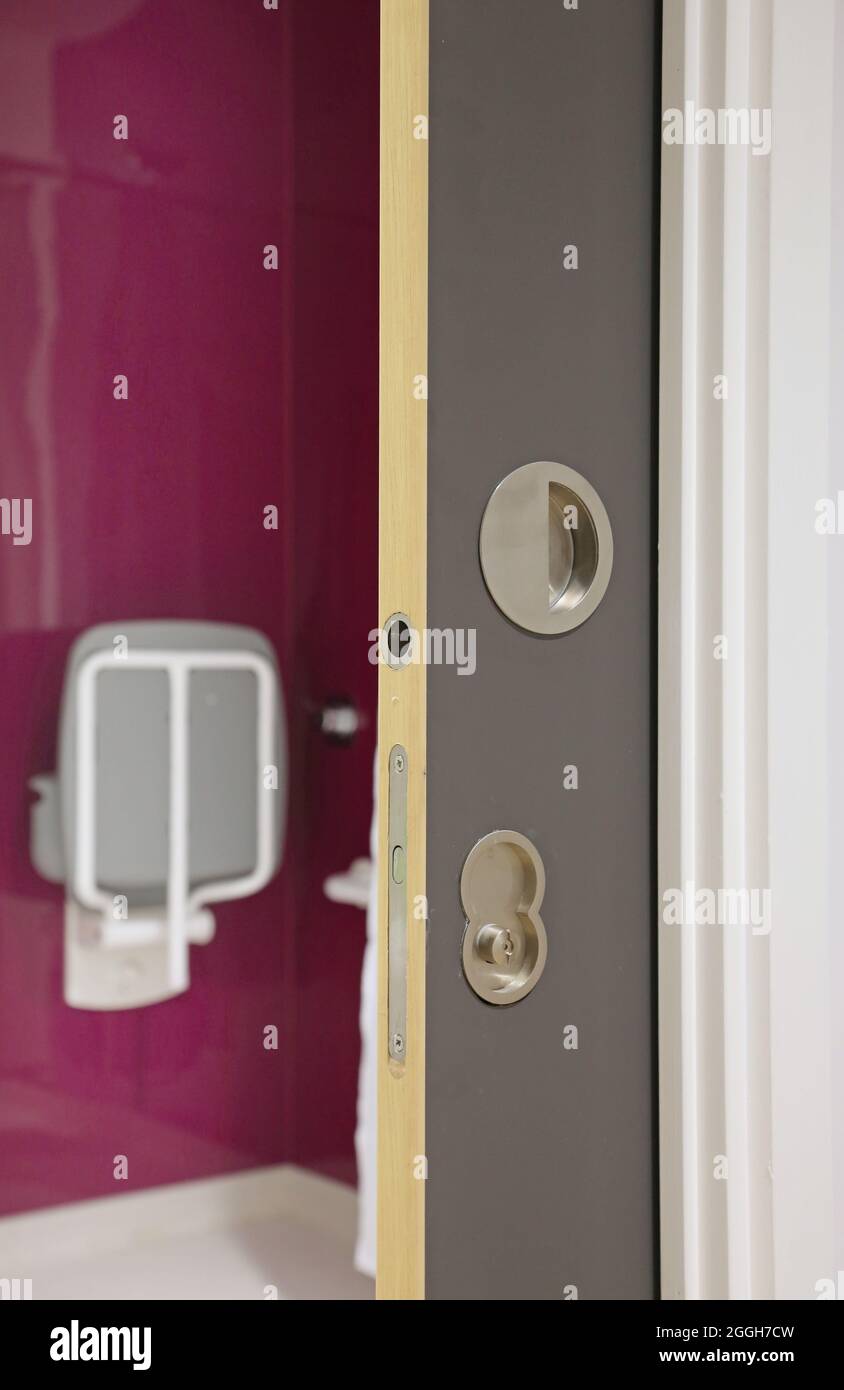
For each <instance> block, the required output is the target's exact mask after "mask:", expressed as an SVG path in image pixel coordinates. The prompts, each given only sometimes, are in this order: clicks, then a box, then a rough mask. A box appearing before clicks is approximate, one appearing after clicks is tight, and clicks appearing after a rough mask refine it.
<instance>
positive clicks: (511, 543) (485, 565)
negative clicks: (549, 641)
mask: <svg viewBox="0 0 844 1390" xmlns="http://www.w3.org/2000/svg"><path fill="white" fill-rule="evenodd" d="M612 550H613V547H612V528H611V527H610V521H609V517H608V516H607V513H606V508H605V507H604V504H603V502H602V501H601V499H600V497H599V496H598V494H597V492H596V491H595V489H594V488H593V487H592V484H591V483H589V482H587V481H586V479H585V478H584V477H583V476H582V475H581V474H580V473H577V472H575V470H574V469H573V468H568V467H566V465H565V464H563V463H526V464H524V465H523V466H522V467H521V468H516V469H514V471H513V472H512V473H508V474H507V477H506V478H504V479H503V480H502V481H501V482H500V483H499V484H498V487H497V488H496V489H495V491H494V492H493V494H492V496H491V497H490V499H489V501H488V502H487V505H486V510H485V512H484V516H483V521H482V522H481V536H480V558H481V569H482V570H483V576H484V581H485V583H486V586H487V588H488V589H489V592H490V594H491V595H492V598H493V599H494V600H495V602H496V604H497V605H498V607H499V608H500V609H501V612H502V613H503V614H504V615H505V616H506V617H508V618H509V619H510V620H511V622H514V623H516V624H517V625H518V626H519V627H521V628H524V629H525V631H527V632H538V633H540V634H541V635H543V636H549V637H550V636H557V635H559V634H560V633H562V632H571V631H572V629H573V628H576V627H579V626H580V624H581V623H585V622H586V619H587V618H588V617H590V616H591V615H592V614H593V613H594V612H595V609H596V608H597V607H598V604H599V603H600V602H601V599H602V598H603V597H604V594H605V593H606V591H607V585H608V584H609V582H610V574H611V573H612Z"/></svg>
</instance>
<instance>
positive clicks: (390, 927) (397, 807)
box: [387, 744, 407, 1062]
mask: <svg viewBox="0 0 844 1390" xmlns="http://www.w3.org/2000/svg"><path fill="white" fill-rule="evenodd" d="M387 796H388V805H387V834H388V843H387V1030H388V1038H387V1044H388V1048H389V1053H390V1057H391V1058H392V1060H393V1061H394V1062H404V1061H405V1059H406V1055H407V752H406V750H405V749H404V748H402V746H401V744H396V745H395V747H394V748H391V749H390V763H389V776H388V786H387Z"/></svg>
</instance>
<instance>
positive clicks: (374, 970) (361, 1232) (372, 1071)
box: [355, 750, 378, 1279]
mask: <svg viewBox="0 0 844 1390" xmlns="http://www.w3.org/2000/svg"><path fill="white" fill-rule="evenodd" d="M377 848H378V753H377V750H376V754H375V771H374V775H373V788H372V829H371V831H370V836H369V853H370V857H371V859H372V882H371V884H370V888H369V905H368V907H367V910H366V949H365V951H364V954H363V971H362V974H361V989H360V1040H361V1049H360V1073H359V1075H358V1117H357V1128H356V1130H355V1152H356V1154H357V1162H358V1240H357V1246H356V1248H355V1268H356V1269H359V1270H360V1272H361V1274H370V1275H371V1276H372V1277H373V1279H374V1277H375V1230H376V1211H377V1197H378V1175H377V1153H378V1119H377V1115H378V1111H377V1106H378V1050H377V1035H378V941H377V914H378V854H377Z"/></svg>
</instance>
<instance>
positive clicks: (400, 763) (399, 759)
mask: <svg viewBox="0 0 844 1390" xmlns="http://www.w3.org/2000/svg"><path fill="white" fill-rule="evenodd" d="M395 768H396V772H404V755H403V754H402V753H397V754H396V762H395Z"/></svg>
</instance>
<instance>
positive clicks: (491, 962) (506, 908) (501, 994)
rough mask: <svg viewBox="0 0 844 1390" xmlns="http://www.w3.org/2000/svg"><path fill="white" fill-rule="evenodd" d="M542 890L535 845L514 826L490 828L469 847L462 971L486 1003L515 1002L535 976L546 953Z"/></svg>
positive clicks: (462, 885) (462, 886) (462, 893)
mask: <svg viewBox="0 0 844 1390" xmlns="http://www.w3.org/2000/svg"><path fill="white" fill-rule="evenodd" d="M544 896H545V868H544V865H543V863H542V859H541V858H540V855H539V851H538V850H537V848H536V846H535V845H533V844H531V842H530V840H528V839H527V837H526V836H525V835H520V834H519V832H518V831H517V830H494V831H493V832H492V834H490V835H485V836H484V838H483V839H482V840H479V841H478V843H477V844H476V845H475V847H474V849H473V850H472V851H471V852H470V854H469V856H468V858H467V860H466V863H465V864H464V865H463V872H462V874H461V876H460V898H461V902H462V904H463V912H464V915H465V917H466V930H465V932H464V934H463V974H464V975H465V976H466V980H467V982H468V984H469V985H470V986H471V988H472V989H473V990H474V991H475V993H476V994H477V995H478V997H479V998H481V999H483V1000H485V1001H486V1003H488V1004H515V1003H517V1002H518V1000H520V999H524V997H525V995H527V994H530V992H531V990H532V989H533V988H534V986H535V985H536V983H537V981H538V980H539V977H540V975H541V974H542V971H543V970H544V968H545V958H546V955H547V940H546V936H545V927H544V924H543V922H542V918H541V917H540V915H539V909H540V907H541V906H542V899H543V897H544Z"/></svg>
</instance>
